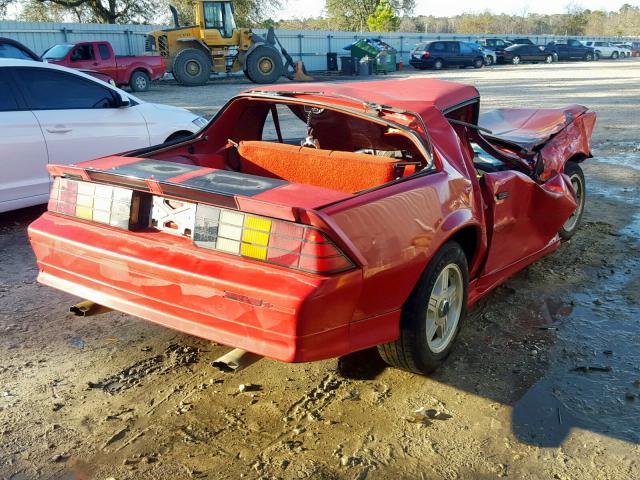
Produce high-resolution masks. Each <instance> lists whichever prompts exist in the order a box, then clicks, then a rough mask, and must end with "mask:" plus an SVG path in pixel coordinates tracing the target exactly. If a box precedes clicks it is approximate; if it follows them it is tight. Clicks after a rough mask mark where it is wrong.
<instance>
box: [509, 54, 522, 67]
mask: <svg viewBox="0 0 640 480" xmlns="http://www.w3.org/2000/svg"><path fill="white" fill-rule="evenodd" d="M521 61H522V59H521V58H520V57H519V56H518V55H516V56H515V57H513V58H512V59H511V63H512V64H514V65H520V62H521Z"/></svg>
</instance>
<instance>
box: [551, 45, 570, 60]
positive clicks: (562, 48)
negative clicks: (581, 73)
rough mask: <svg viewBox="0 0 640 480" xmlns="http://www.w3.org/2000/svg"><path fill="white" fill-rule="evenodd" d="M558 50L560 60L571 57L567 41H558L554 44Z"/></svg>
mask: <svg viewBox="0 0 640 480" xmlns="http://www.w3.org/2000/svg"><path fill="white" fill-rule="evenodd" d="M554 46H555V49H556V52H558V59H559V60H568V59H569V58H570V57H569V52H568V51H567V44H566V43H558V42H556V43H555V44H554Z"/></svg>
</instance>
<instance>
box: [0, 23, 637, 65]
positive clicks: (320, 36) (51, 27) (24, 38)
mask: <svg viewBox="0 0 640 480" xmlns="http://www.w3.org/2000/svg"><path fill="white" fill-rule="evenodd" d="M160 28H163V26H160V25H104V24H82V23H45V22H43V23H36V22H10V21H0V36H5V37H10V38H13V39H15V40H18V41H19V42H22V43H24V44H25V45H27V46H28V47H29V48H31V49H32V50H34V51H35V52H37V53H42V52H44V50H46V49H47V48H49V47H50V46H52V45H55V44H56V43H65V42H77V41H91V40H107V41H109V42H111V44H112V45H113V48H114V50H115V52H116V53H117V54H119V55H139V54H142V53H143V52H144V38H145V36H146V34H147V32H149V31H151V30H156V29H160ZM164 28H166V27H164ZM254 31H255V32H256V33H260V34H264V33H266V30H262V29H256V30H254ZM276 34H277V35H278V38H279V39H280V41H281V42H282V45H283V46H284V47H285V48H286V49H287V51H288V52H289V54H291V56H292V57H293V58H294V59H296V60H303V61H304V63H305V66H306V68H307V70H310V71H318V70H325V69H326V68H327V61H326V56H327V53H329V52H335V53H337V54H338V56H342V55H349V52H348V51H347V50H345V49H344V47H345V46H347V45H349V44H351V43H353V42H354V41H355V40H357V39H358V38H365V37H369V38H379V39H381V40H383V41H385V42H386V43H388V44H389V45H391V46H392V47H394V48H395V49H396V50H397V51H398V57H397V58H398V61H399V60H400V59H402V60H403V61H404V62H405V63H406V62H408V60H409V53H410V52H411V49H412V48H413V47H414V46H415V45H416V44H417V43H419V42H421V41H424V40H440V39H443V40H444V39H446V40H462V41H470V42H472V41H474V40H477V39H479V38H486V37H503V38H504V37H508V35H462V34H455V33H402V32H388V33H370V32H366V33H355V32H343V31H319V30H277V31H276ZM518 37H519V38H525V37H528V38H530V39H531V40H532V41H533V42H534V43H536V44H546V43H548V42H550V41H552V40H554V39H556V38H561V37H556V36H552V35H528V36H527V35H518ZM576 38H579V39H581V40H605V41H606V40H608V41H612V40H624V39H623V38H620V37H616V38H611V37H576ZM629 40H631V39H629ZM633 40H635V41H637V39H633Z"/></svg>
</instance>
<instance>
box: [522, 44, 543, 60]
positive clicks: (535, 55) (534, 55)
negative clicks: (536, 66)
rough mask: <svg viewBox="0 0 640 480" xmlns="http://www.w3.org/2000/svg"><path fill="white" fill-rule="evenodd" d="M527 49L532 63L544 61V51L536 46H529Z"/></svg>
mask: <svg viewBox="0 0 640 480" xmlns="http://www.w3.org/2000/svg"><path fill="white" fill-rule="evenodd" d="M525 48H526V49H527V55H528V56H529V59H530V61H532V62H540V61H542V60H544V55H542V51H541V50H540V49H539V48H538V47H536V46H535V45H527V46H526V47H525Z"/></svg>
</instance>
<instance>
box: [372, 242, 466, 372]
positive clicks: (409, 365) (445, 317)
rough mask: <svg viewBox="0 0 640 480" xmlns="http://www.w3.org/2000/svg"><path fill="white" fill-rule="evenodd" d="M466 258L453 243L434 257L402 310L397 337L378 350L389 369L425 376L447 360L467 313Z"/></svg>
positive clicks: (458, 246)
mask: <svg viewBox="0 0 640 480" xmlns="http://www.w3.org/2000/svg"><path fill="white" fill-rule="evenodd" d="M468 285H469V273H468V267H467V258H466V256H465V254H464V252H463V251H462V248H461V247H460V245H459V244H458V243H456V242H448V243H446V244H445V245H444V246H443V247H442V248H441V249H440V250H438V252H437V253H436V254H435V255H434V257H433V259H432V260H431V262H430V263H429V265H428V266H427V268H426V270H425V271H424V273H423V274H422V277H421V278H420V281H419V282H418V284H417V285H416V287H415V289H414V291H413V292H412V293H411V295H410V296H409V298H408V299H407V302H406V303H405V305H404V307H403V309H402V317H401V320H400V337H399V338H398V339H397V340H395V341H393V342H390V343H386V344H384V345H379V346H378V351H379V352H380V356H381V357H382V358H383V360H384V361H385V362H387V363H388V364H389V365H391V366H394V367H397V368H401V369H403V370H408V371H410V372H415V373H420V374H427V373H430V372H432V371H434V370H435V369H436V368H438V367H439V366H440V365H441V364H442V362H443V361H444V360H445V359H446V358H447V356H448V355H449V353H450V352H451V348H452V347H453V343H454V340H455V338H456V336H457V334H458V331H459V330H460V324H461V322H462V321H463V320H464V317H465V315H466V311H467V290H468Z"/></svg>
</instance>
